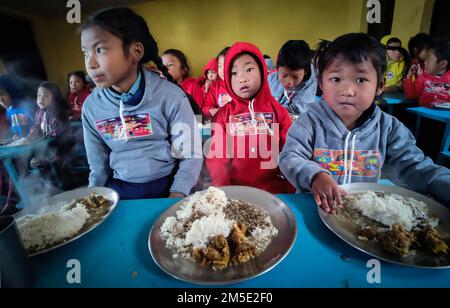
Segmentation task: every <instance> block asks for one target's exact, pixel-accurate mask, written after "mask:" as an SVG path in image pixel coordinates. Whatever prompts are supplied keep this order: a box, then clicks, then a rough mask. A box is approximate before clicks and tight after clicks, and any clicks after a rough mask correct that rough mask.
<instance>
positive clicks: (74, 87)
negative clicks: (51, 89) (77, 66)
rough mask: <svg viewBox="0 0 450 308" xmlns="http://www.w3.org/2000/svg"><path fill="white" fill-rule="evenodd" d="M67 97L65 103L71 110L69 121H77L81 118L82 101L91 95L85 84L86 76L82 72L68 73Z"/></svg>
mask: <svg viewBox="0 0 450 308" xmlns="http://www.w3.org/2000/svg"><path fill="white" fill-rule="evenodd" d="M68 81H69V92H70V93H69V95H68V96H67V103H68V104H69V107H70V110H71V113H72V114H71V116H70V120H79V119H80V118H81V108H82V107H83V104H84V101H85V100H86V98H87V97H88V96H89V95H90V94H91V89H89V87H88V85H87V82H86V75H85V73H84V72H82V71H75V72H71V73H69V78H68Z"/></svg>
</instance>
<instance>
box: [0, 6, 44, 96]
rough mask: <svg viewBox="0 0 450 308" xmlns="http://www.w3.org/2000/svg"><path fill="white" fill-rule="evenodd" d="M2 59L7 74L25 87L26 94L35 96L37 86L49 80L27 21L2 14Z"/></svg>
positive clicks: (0, 20)
mask: <svg viewBox="0 0 450 308" xmlns="http://www.w3.org/2000/svg"><path fill="white" fill-rule="evenodd" d="M0 37H1V38H2V43H1V44H0V58H1V59H2V62H3V66H4V68H5V70H6V73H7V74H8V75H10V76H11V77H13V78H15V79H16V80H17V81H18V82H19V83H20V84H21V86H22V87H23V88H22V90H23V91H24V92H25V93H24V94H25V95H27V94H30V95H31V94H33V93H29V91H32V92H35V91H36V85H37V84H39V82H40V81H42V80H46V79H47V74H46V72H45V68H44V64H43V62H42V59H41V56H40V53H39V50H38V48H37V45H36V42H35V39H34V34H33V30H32V28H31V25H30V23H29V22H28V21H27V20H25V19H20V18H16V17H13V16H9V15H4V14H0Z"/></svg>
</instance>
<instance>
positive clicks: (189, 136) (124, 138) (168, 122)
mask: <svg viewBox="0 0 450 308" xmlns="http://www.w3.org/2000/svg"><path fill="white" fill-rule="evenodd" d="M80 31H81V49H82V51H83V54H84V59H85V66H86V70H87V73H88V74H89V76H90V77H91V78H92V80H93V81H94V83H95V84H96V85H97V88H96V89H94V91H93V92H92V94H91V95H90V96H89V97H88V98H87V99H86V101H85V104H84V107H83V112H82V119H83V121H82V122H83V131H84V142H85V146H86V152H87V158H88V162H89V167H90V175H89V186H90V187H93V186H109V187H111V188H113V189H115V190H117V191H118V192H119V194H120V197H121V198H122V199H145V198H160V197H167V196H170V197H184V196H186V195H188V194H189V193H190V191H191V189H192V187H193V186H194V185H195V183H196V182H197V179H198V176H199V173H200V170H201V168H202V152H201V138H200V134H199V131H198V129H197V127H196V123H195V118H194V113H193V112H192V109H191V107H190V106H189V100H188V98H187V96H186V94H185V93H184V91H183V90H182V89H181V88H180V87H178V86H177V85H176V84H174V83H173V79H172V77H171V76H170V74H169V73H168V72H167V68H166V67H165V66H164V65H163V63H162V61H161V58H160V57H159V56H158V46H157V44H156V41H155V40H154V38H153V37H152V36H151V34H150V32H149V29H148V25H147V23H146V22H145V20H144V19H143V18H142V17H141V16H139V15H137V14H136V13H135V12H134V11H132V10H131V9H129V8H113V9H106V10H103V11H100V12H97V13H96V14H94V15H92V16H90V17H89V18H88V19H87V20H86V21H85V23H84V24H83V25H82V26H81V29H80ZM149 61H153V63H154V64H155V65H156V66H157V68H158V70H159V71H160V72H162V74H163V75H164V76H165V77H166V78H163V77H161V76H160V74H158V73H156V72H153V71H149V70H145V69H142V67H143V65H144V64H145V63H146V62H149ZM171 81H172V82H171Z"/></svg>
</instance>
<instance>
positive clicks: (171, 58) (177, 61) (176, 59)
mask: <svg viewBox="0 0 450 308" xmlns="http://www.w3.org/2000/svg"><path fill="white" fill-rule="evenodd" d="M161 59H162V61H163V64H164V66H165V67H167V70H168V71H169V74H170V75H171V76H172V78H173V79H174V80H175V81H176V82H177V83H178V84H179V85H180V87H182V88H183V90H184V91H186V93H188V94H189V95H190V96H191V97H192V98H193V99H194V100H195V102H196V103H197V105H198V107H199V109H201V108H202V107H203V92H202V89H201V88H200V86H199V85H198V83H197V81H196V80H195V79H194V78H192V77H189V71H190V67H189V65H188V63H187V58H186V56H185V55H184V53H183V52H182V51H180V50H178V49H168V50H166V51H164V53H163V55H162V57H161Z"/></svg>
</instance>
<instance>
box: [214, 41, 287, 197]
mask: <svg viewBox="0 0 450 308" xmlns="http://www.w3.org/2000/svg"><path fill="white" fill-rule="evenodd" d="M224 82H225V86H226V90H227V92H228V93H229V94H230V96H231V98H232V101H231V102H230V103H228V104H226V105H225V106H224V107H222V108H220V109H219V111H218V112H217V114H216V115H215V117H214V122H215V123H214V126H213V138H212V144H211V150H210V152H209V154H208V155H207V160H206V166H207V169H208V171H209V174H210V176H211V179H212V184H213V185H215V186H224V185H245V186H253V187H256V188H260V189H263V190H266V191H269V192H271V193H289V192H294V191H295V189H294V188H293V187H292V186H291V185H290V184H289V182H288V181H287V180H285V179H284V178H283V177H282V175H281V173H280V170H279V168H278V156H279V152H280V151H281V149H282V147H283V145H284V143H285V141H286V134H287V131H288V129H289V127H290V126H291V124H292V122H291V119H290V117H289V113H288V112H287V110H286V109H285V108H284V107H282V106H281V105H280V104H279V103H277V101H276V100H275V99H274V98H273V97H272V94H271V92H270V89H269V85H268V83H267V69H266V64H265V61H264V58H263V56H262V54H261V52H260V50H259V49H258V47H256V46H254V45H252V44H250V43H242V42H238V43H235V44H234V45H233V46H232V47H231V48H230V49H229V51H228V52H227V56H226V58H225V63H224Z"/></svg>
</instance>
